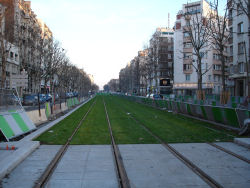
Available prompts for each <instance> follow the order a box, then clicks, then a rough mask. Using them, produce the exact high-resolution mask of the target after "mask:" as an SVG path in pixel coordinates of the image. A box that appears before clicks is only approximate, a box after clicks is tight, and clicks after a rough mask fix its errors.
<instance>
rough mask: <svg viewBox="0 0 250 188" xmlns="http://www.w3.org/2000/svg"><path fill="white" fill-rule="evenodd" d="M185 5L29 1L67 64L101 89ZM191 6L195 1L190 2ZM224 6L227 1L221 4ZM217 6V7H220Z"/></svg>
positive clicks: (148, 0)
mask: <svg viewBox="0 0 250 188" xmlns="http://www.w3.org/2000/svg"><path fill="white" fill-rule="evenodd" d="M186 2H187V0H175V1H173V0H31V7H32V9H33V10H34V12H35V14H36V15H37V17H38V18H41V19H42V20H43V21H44V22H45V23H46V24H47V25H48V26H49V28H50V29H51V30H52V32H53V35H54V37H55V38H56V39H57V40H59V41H60V42H61V43H62V47H63V48H64V49H66V50H67V55H68V57H69V58H70V60H71V62H72V63H73V64H75V65H77V66H78V67H79V68H83V69H84V70H85V71H86V72H87V73H88V74H92V75H93V76H94V80H95V83H96V84H98V85H99V86H100V88H102V86H103V85H104V84H106V83H107V82H108V81H109V80H110V79H112V78H118V77H119V71H120V69H121V68H123V67H125V66H126V64H127V63H128V62H129V61H130V60H132V59H133V58H134V57H135V56H136V55H137V52H138V51H139V50H141V49H142V48H143V46H144V44H147V43H148V41H149V39H150V36H151V35H152V34H153V32H154V31H155V29H156V28H157V27H167V25H168V13H170V27H173V26H174V22H175V17H176V13H177V12H178V11H179V10H180V9H181V8H182V4H183V3H186ZM189 2H194V1H190V0H189ZM219 2H220V3H221V4H222V5H223V6H224V5H225V4H226V0H220V1H219ZM222 5H221V7H222Z"/></svg>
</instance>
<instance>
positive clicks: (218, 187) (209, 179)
mask: <svg viewBox="0 0 250 188" xmlns="http://www.w3.org/2000/svg"><path fill="white" fill-rule="evenodd" d="M130 117H131V118H132V119H133V120H134V121H135V122H136V123H137V124H139V125H140V126H141V127H142V128H143V129H144V130H146V131H147V132H148V133H149V134H150V135H151V136H153V137H154V138H155V139H156V140H157V141H158V142H160V143H161V144H162V145H163V146H164V147H165V148H166V149H167V150H168V151H170V152H171V153H172V154H173V155H174V156H175V157H176V158H178V159H179V160H180V161H182V162H183V163H184V164H185V165H186V166H187V167H189V168H190V169H191V170H192V171H193V172H194V173H196V174H197V175H198V176H200V177H201V179H203V180H204V181H205V182H206V183H207V184H208V185H209V186H211V187H215V188H222V187H223V186H222V185H220V184H219V183H218V182H217V181H216V180H214V179H213V178H212V177H211V176H209V175H208V174H206V173H205V172H204V171H203V170H201V169H200V168H199V167H198V166H196V165H195V164H194V163H193V162H191V161H190V160H189V159H187V158H186V157H185V156H184V155H182V154H181V153H180V152H178V151H177V150H176V149H174V148H173V147H172V146H170V145H169V144H168V143H166V142H164V141H163V140H162V139H161V138H159V137H158V136H156V135H155V134H154V133H152V132H151V131H150V130H149V129H148V128H147V127H146V126H145V125H143V124H142V123H141V122H139V121H138V120H137V119H136V118H135V117H133V116H132V115H130Z"/></svg>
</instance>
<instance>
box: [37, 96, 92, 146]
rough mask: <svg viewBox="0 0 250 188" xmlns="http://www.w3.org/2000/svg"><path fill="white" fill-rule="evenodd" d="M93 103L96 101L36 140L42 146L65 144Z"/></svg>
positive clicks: (86, 105)
mask: <svg viewBox="0 0 250 188" xmlns="http://www.w3.org/2000/svg"><path fill="white" fill-rule="evenodd" d="M93 102H94V100H91V101H89V102H88V103H86V104H84V105H83V106H82V107H80V108H79V109H77V110H76V111H75V112H73V113H72V114H71V115H69V116H68V117H66V118H65V119H63V120H62V121H60V122H58V123H57V124H56V125H54V126H53V127H52V128H50V129H49V130H48V131H46V132H44V133H43V134H42V135H40V136H39V137H38V138H36V139H35V140H37V141H40V142H41V143H42V144H56V145H60V144H65V143H66V142H67V139H68V138H69V137H70V136H71V135H72V133H73V131H74V129H75V128H76V126H77V125H78V124H79V122H80V121H81V119H82V117H83V116H84V114H85V113H86V112H87V111H88V109H89V107H90V105H91V104H92V103H93Z"/></svg>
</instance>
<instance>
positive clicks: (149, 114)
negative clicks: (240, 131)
mask: <svg viewBox="0 0 250 188" xmlns="http://www.w3.org/2000/svg"><path fill="white" fill-rule="evenodd" d="M116 100H117V102H119V103H120V105H122V106H124V107H125V108H126V110H127V112H129V113H132V114H133V116H135V117H136V119H138V120H139V121H140V122H142V123H143V124H144V125H145V126H147V128H149V129H150V130H151V131H152V132H153V133H154V134H156V135H158V136H159V137H160V138H162V139H163V140H164V141H166V142H168V143H182V142H214V141H232V139H233V138H232V137H231V136H229V135H228V134H227V133H228V131H224V130H220V131H217V130H216V129H215V130H213V128H215V127H214V126H213V125H211V124H209V123H204V122H202V121H198V120H194V119H191V118H186V117H184V116H181V115H174V114H172V113H167V112H166V111H161V110H158V109H154V108H152V107H149V106H145V105H142V104H138V103H133V102H130V101H126V100H124V99H116ZM230 134H233V135H235V134H234V133H232V132H231V131H230Z"/></svg>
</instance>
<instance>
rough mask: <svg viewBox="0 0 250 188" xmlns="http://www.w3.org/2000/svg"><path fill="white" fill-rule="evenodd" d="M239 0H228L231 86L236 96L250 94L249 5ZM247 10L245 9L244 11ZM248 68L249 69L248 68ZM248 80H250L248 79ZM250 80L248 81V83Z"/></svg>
mask: <svg viewBox="0 0 250 188" xmlns="http://www.w3.org/2000/svg"><path fill="white" fill-rule="evenodd" d="M241 2H242V4H239V3H240V2H239V0H228V2H227V6H228V18H229V22H228V25H229V31H230V33H231V37H230V38H229V54H230V58H229V67H230V68H229V70H230V71H229V73H230V75H229V87H230V91H231V93H232V94H233V95H235V96H249V94H250V92H249V90H250V87H249V80H248V79H247V74H248V77H249V70H250V68H249V26H250V25H249V18H248V16H247V14H246V12H245V11H248V15H249V10H248V7H247V5H246V4H245V3H244V2H247V1H242V0H241ZM248 3H249V2H248ZM244 10H245V11H244ZM247 69H248V70H247ZM247 80H248V81H247ZM247 82H248V83H247Z"/></svg>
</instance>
